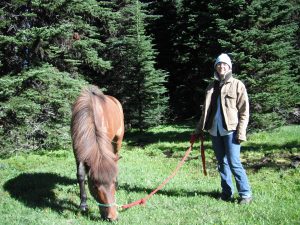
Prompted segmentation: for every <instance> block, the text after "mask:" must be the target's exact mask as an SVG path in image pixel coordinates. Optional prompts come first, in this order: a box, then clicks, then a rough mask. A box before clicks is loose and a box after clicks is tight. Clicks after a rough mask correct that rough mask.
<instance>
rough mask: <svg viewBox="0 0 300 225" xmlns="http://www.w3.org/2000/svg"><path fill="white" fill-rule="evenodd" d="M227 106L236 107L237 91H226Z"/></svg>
mask: <svg viewBox="0 0 300 225" xmlns="http://www.w3.org/2000/svg"><path fill="white" fill-rule="evenodd" d="M225 106H226V107H227V108H231V109H236V93H235V92H228V93H226V95H225Z"/></svg>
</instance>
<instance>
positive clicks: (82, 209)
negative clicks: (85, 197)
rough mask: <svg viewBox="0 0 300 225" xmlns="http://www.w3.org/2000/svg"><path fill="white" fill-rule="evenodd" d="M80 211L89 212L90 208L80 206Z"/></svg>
mask: <svg viewBox="0 0 300 225" xmlns="http://www.w3.org/2000/svg"><path fill="white" fill-rule="evenodd" d="M80 210H81V212H84V213H85V212H87V211H88V206H87V205H80Z"/></svg>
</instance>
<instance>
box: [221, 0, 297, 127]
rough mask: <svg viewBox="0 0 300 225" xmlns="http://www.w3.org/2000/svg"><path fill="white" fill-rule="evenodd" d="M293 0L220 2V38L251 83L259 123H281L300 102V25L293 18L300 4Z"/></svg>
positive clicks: (254, 115)
mask: <svg viewBox="0 0 300 225" xmlns="http://www.w3.org/2000/svg"><path fill="white" fill-rule="evenodd" d="M293 2H294V1H283V0H279V1H274V0H267V1H261V0H255V1H251V2H250V3H248V1H239V0H236V1H231V2H226V3H225V2H224V3H223V4H224V5H226V6H224V5H221V6H220V5H218V7H216V14H217V18H218V19H217V22H218V30H217V31H218V32H217V33H218V35H219V37H220V40H219V42H220V44H221V45H222V47H223V49H224V50H226V51H228V52H231V53H232V57H233V59H234V69H235V71H236V73H237V74H238V76H239V77H240V78H241V79H243V80H244V81H245V83H246V85H247V87H248V91H249V96H250V103H251V112H252V113H251V115H252V117H251V125H252V126H253V127H256V128H271V127H274V126H278V125H281V124H282V123H284V122H285V120H287V119H288V116H289V112H290V111H291V109H292V108H293V107H295V105H296V104H297V103H299V102H300V99H299V93H300V89H299V79H298V78H297V77H298V76H299V66H297V65H298V64H299V63H296V62H299V59H300V58H299V56H300V52H299V48H297V43H296V42H297V31H298V30H299V24H297V23H296V22H295V21H294V19H293V18H294V17H295V15H296V14H299V5H298V6H296V7H295V5H294V4H293ZM219 7H222V9H224V11H226V12H227V13H232V14H231V15H229V16H228V14H226V13H223V11H222V12H220V11H218V9H219ZM227 9H231V10H227ZM227 16H228V17H227Z"/></svg>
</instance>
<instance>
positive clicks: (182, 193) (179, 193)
mask: <svg viewBox="0 0 300 225" xmlns="http://www.w3.org/2000/svg"><path fill="white" fill-rule="evenodd" d="M118 189H122V190H125V191H127V192H136V193H140V192H142V193H145V192H146V193H148V194H150V193H151V192H152V191H153V190H154V189H149V188H144V187H137V186H134V187H133V186H130V185H129V184H120V185H119V186H118ZM157 193H159V194H162V195H166V196H175V197H180V196H183V197H195V196H208V197H210V198H214V199H218V198H219V196H220V193H219V192H218V191H211V192H206V191H186V190H182V189H180V190H159V191H158V192H157ZM146 195H147V194H145V196H146Z"/></svg>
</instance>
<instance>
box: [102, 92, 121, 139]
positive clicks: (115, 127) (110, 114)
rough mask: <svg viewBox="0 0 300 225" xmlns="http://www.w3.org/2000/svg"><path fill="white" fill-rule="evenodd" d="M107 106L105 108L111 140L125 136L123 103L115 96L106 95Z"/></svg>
mask: <svg viewBox="0 0 300 225" xmlns="http://www.w3.org/2000/svg"><path fill="white" fill-rule="evenodd" d="M105 98H106V103H107V105H106V108H105V109H104V111H105V114H106V118H107V122H108V128H109V133H110V136H111V140H113V139H120V140H121V141H122V139H123V136H124V114H123V108H122V105H121V103H120V102H119V101H118V100H117V99H116V98H115V97H113V96H110V95H105Z"/></svg>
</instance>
